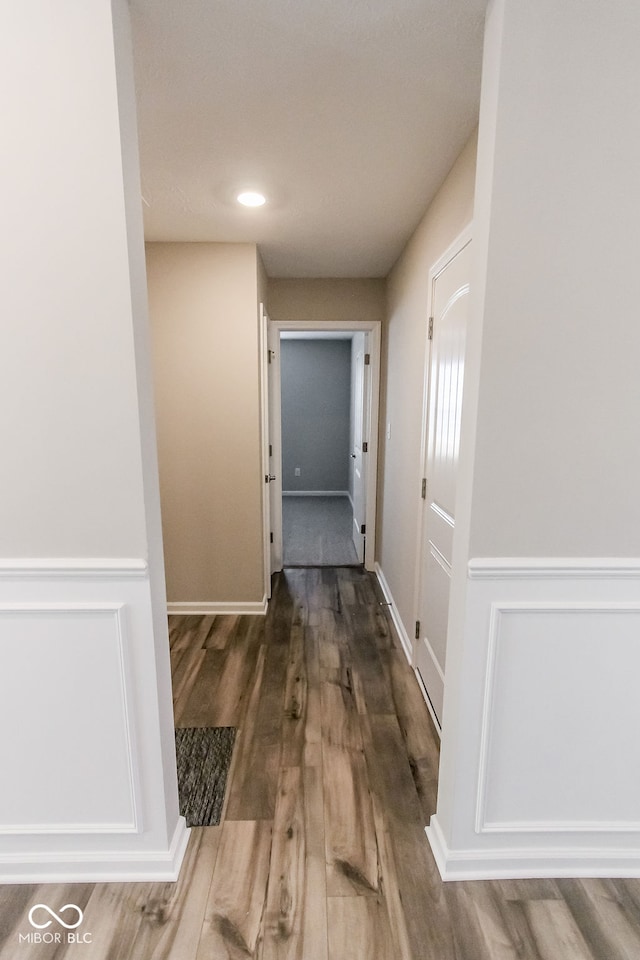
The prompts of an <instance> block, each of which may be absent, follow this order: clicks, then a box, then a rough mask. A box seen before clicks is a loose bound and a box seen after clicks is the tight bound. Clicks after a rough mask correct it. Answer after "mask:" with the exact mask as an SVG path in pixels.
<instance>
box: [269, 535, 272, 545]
mask: <svg viewBox="0 0 640 960" xmlns="http://www.w3.org/2000/svg"><path fill="white" fill-rule="evenodd" d="M269 543H273V534H272V533H270V534H269Z"/></svg>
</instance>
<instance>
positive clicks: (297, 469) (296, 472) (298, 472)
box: [293, 467, 300, 477]
mask: <svg viewBox="0 0 640 960" xmlns="http://www.w3.org/2000/svg"><path fill="white" fill-rule="evenodd" d="M293 472H294V474H295V476H296V477H299V476H300V467H296V468H295V470H294V471H293Z"/></svg>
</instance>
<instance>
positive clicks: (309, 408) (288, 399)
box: [280, 340, 351, 491]
mask: <svg viewBox="0 0 640 960" xmlns="http://www.w3.org/2000/svg"><path fill="white" fill-rule="evenodd" d="M280 363H281V377H282V489H283V490H284V491H295V490H347V489H348V487H349V454H350V452H351V451H350V448H349V430H350V424H349V420H350V416H349V414H350V411H349V408H350V400H351V341H350V340H282V342H281V350H280ZM296 467H300V476H299V477H296V476H295V468H296Z"/></svg>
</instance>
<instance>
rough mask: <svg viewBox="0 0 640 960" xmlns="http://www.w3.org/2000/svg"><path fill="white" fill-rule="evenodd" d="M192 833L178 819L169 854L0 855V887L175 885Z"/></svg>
mask: <svg viewBox="0 0 640 960" xmlns="http://www.w3.org/2000/svg"><path fill="white" fill-rule="evenodd" d="M190 833H191V831H190V829H189V827H187V824H186V820H185V818H184V817H178V822H177V823H176V827H175V830H174V832H173V837H172V838H171V844H170V846H169V848H168V850H165V849H161V850H146V849H145V850H140V851H132V850H102V851H98V850H81V851H76V852H74V853H60V852H59V851H51V852H38V853H30V854H22V853H21V854H15V855H12V854H0V883H109V882H111V883H146V882H151V883H154V882H159V883H160V882H175V881H176V880H177V879H178V877H179V875H180V868H181V866H182V861H183V860H184V855H185V853H186V850H187V845H188V843H189V836H190ZM85 925H86V924H85Z"/></svg>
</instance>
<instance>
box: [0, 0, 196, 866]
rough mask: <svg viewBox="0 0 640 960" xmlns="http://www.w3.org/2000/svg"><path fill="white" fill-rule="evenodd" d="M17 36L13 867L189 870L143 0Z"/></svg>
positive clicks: (8, 701) (2, 808)
mask: <svg viewBox="0 0 640 960" xmlns="http://www.w3.org/2000/svg"><path fill="white" fill-rule="evenodd" d="M0 46H1V48H2V57H1V58H0V59H1V63H2V70H3V71H5V78H4V88H5V90H6V91H7V92H8V94H10V95H9V96H8V97H7V98H6V104H7V106H6V109H5V112H4V116H3V121H4V136H5V146H4V150H3V163H4V164H5V178H6V180H7V182H10V183H11V190H10V191H8V193H7V196H6V198H5V204H4V208H3V223H4V228H5V235H6V236H7V237H8V238H10V242H9V243H8V244H7V245H6V249H5V251H4V267H5V284H4V286H3V313H4V315H5V317H6V318H7V323H6V325H5V349H4V350H3V351H2V355H1V356H0V367H1V369H0V374H1V375H0V400H1V402H0V409H2V410H3V411H4V421H5V422H3V425H2V429H3V462H4V464H5V468H4V471H3V477H2V489H3V497H2V501H1V503H0V526H1V528H2V554H1V556H0V677H1V678H2V679H1V681H0V682H1V685H2V691H1V693H0V726H1V728H2V730H3V737H2V740H1V743H0V765H1V767H2V771H3V783H4V785H5V786H4V789H3V791H2V792H1V793H0V881H2V882H29V883H32V882H46V881H53V880H62V879H66V880H71V881H80V880H101V879H113V880H123V879H124V880H126V879H158V880H160V879H166V880H169V879H175V878H176V876H177V873H178V869H179V866H180V862H181V859H182V856H183V854H184V849H185V846H186V841H187V836H188V831H187V830H186V828H185V824H184V820H183V819H182V818H180V817H179V816H178V797H177V783H176V768H175V747H174V742H173V724H172V709H171V692H170V685H169V656H168V638H167V627H166V607H165V604H164V581H163V573H162V560H161V549H160V547H161V537H160V526H159V514H158V512H157V503H158V492H157V477H156V475H155V452H154V449H153V440H152V439H151V440H150V439H149V434H151V437H152V436H153V422H152V409H153V402H152V398H151V396H150V382H149V378H148V376H147V377H146V376H145V362H146V360H148V357H146V356H145V350H146V347H145V336H146V312H145V292H144V263H143V249H142V240H141V235H142V234H141V214H140V198H139V187H138V185H137V148H136V142H135V101H134V94H133V86H132V70H131V50H130V40H129V24H128V9H127V5H126V3H125V2H124V0H114V3H113V6H112V5H111V4H110V3H109V2H106V0H103V2H99V3H94V4H90V5H85V6H77V5H76V6H73V7H70V6H68V5H67V6H66V7H63V8H58V7H56V9H55V10H53V8H51V6H50V5H49V4H46V3H43V2H40V0H27V2H26V3H24V4H21V5H19V6H16V7H14V8H13V9H12V10H11V11H10V12H8V13H7V15H6V17H5V22H4V29H3V31H2V37H1V39H0ZM147 352H148V351H147Z"/></svg>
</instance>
